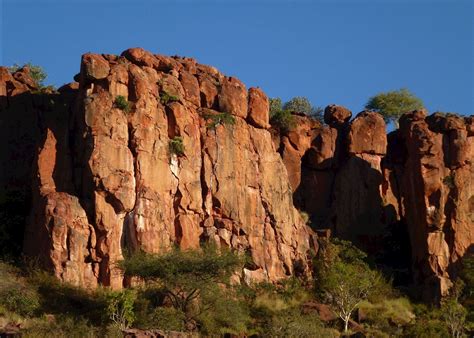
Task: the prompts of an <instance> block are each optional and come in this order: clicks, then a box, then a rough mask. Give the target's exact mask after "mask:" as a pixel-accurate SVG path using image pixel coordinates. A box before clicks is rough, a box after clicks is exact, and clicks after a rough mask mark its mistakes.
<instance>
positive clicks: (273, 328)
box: [261, 308, 339, 337]
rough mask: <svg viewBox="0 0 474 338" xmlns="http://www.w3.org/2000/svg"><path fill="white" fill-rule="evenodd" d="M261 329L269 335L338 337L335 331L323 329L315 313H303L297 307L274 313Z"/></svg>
mask: <svg viewBox="0 0 474 338" xmlns="http://www.w3.org/2000/svg"><path fill="white" fill-rule="evenodd" d="M262 331H263V332H261V333H262V335H265V336H269V337H339V334H338V333H337V331H336V332H334V331H333V330H328V329H325V328H324V327H323V325H322V323H321V321H320V320H319V318H317V317H316V316H315V315H309V314H308V315H306V314H303V313H301V311H300V310H299V309H298V308H291V309H287V310H283V311H279V312H277V313H275V314H274V315H273V316H272V317H271V318H270V319H269V320H268V321H267V322H266V323H265V324H264V326H263V327H262Z"/></svg>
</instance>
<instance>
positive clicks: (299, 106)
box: [283, 96, 323, 121]
mask: <svg viewBox="0 0 474 338" xmlns="http://www.w3.org/2000/svg"><path fill="white" fill-rule="evenodd" d="M283 109H284V110H289V111H291V112H296V113H303V114H306V115H308V116H311V117H312V118H314V119H316V120H319V121H322V120H323V116H322V113H323V109H322V108H321V107H314V106H312V105H311V102H309V100H308V98H306V97H303V96H295V97H294V98H292V99H291V100H290V101H288V102H286V103H285V104H284V105H283Z"/></svg>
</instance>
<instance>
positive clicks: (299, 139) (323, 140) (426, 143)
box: [276, 105, 474, 300]
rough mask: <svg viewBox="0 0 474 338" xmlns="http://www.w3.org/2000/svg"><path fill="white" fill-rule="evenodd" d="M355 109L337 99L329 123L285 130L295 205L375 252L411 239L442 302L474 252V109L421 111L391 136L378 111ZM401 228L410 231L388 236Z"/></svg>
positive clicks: (414, 257)
mask: <svg viewBox="0 0 474 338" xmlns="http://www.w3.org/2000/svg"><path fill="white" fill-rule="evenodd" d="M350 116H351V112H350V111H349V110H347V109H346V108H344V107H341V106H336V105H330V106H328V107H327V108H326V109H325V114H324V119H325V122H326V124H327V125H325V126H321V125H320V124H318V123H316V122H315V121H312V120H311V119H310V118H308V117H301V116H295V118H297V119H298V127H297V128H295V129H294V130H293V131H292V132H289V133H286V134H284V135H278V137H277V141H276V143H277V145H278V147H279V151H280V153H281V155H282V158H283V162H284V164H285V166H286V167H287V170H288V175H289V177H290V183H291V185H292V189H293V192H294V201H295V205H296V206H297V207H298V208H299V209H301V210H305V211H306V212H308V213H309V214H310V215H311V218H312V223H313V225H314V226H315V227H318V228H329V229H331V230H332V232H333V234H334V235H336V236H338V237H341V238H344V239H349V240H351V241H353V242H354V243H356V244H357V245H358V246H359V247H361V248H362V249H364V250H365V251H367V252H368V253H369V254H370V255H372V256H374V257H377V256H380V255H381V254H384V253H385V252H386V251H389V250H390V248H387V246H389V245H395V246H400V247H403V246H405V252H404V254H408V255H411V258H410V260H411V269H412V273H413V276H412V281H414V282H415V284H416V285H419V286H420V290H422V291H423V296H424V299H426V300H437V299H439V297H440V296H441V295H445V294H447V293H448V290H449V288H450V286H451V285H452V281H453V280H454V278H455V277H456V275H457V270H458V266H459V261H460V258H462V256H463V255H464V254H465V253H466V252H468V251H469V250H473V243H474V192H473V180H474V166H473V161H474V151H473V148H474V132H473V117H466V118H462V117H459V116H455V115H447V116H444V115H441V114H433V115H431V116H427V114H426V112H425V111H414V112H410V113H407V114H405V115H403V116H402V118H401V119H400V129H398V130H396V131H394V132H392V133H390V134H389V135H387V134H386V130H385V123H384V120H383V118H382V116H380V115H378V114H377V113H374V112H362V113H360V114H358V115H357V116H356V117H355V118H354V119H353V120H352V121H350V122H349V118H350ZM401 228H403V229H402V230H404V231H406V232H407V234H406V238H405V239H404V238H401V237H398V238H396V241H398V243H397V242H395V243H393V240H394V238H387V235H388V234H390V231H392V232H393V231H398V232H400V231H401ZM394 229H395V230H394ZM390 241H392V242H390ZM404 242H408V243H409V244H410V245H408V244H407V243H404ZM410 252H411V253H410ZM392 259H393V258H392ZM395 259H396V257H395ZM401 259H402V257H400V260H401Z"/></svg>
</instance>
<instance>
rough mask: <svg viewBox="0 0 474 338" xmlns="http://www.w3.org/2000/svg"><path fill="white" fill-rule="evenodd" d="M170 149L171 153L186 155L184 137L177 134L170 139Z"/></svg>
mask: <svg viewBox="0 0 474 338" xmlns="http://www.w3.org/2000/svg"><path fill="white" fill-rule="evenodd" d="M169 149H170V152H171V154H176V155H177V156H183V155H184V144H183V138H182V137H181V136H175V137H173V138H172V139H171V140H170V141H169Z"/></svg>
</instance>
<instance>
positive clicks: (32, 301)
mask: <svg viewBox="0 0 474 338" xmlns="http://www.w3.org/2000/svg"><path fill="white" fill-rule="evenodd" d="M0 302H1V303H2V304H3V305H4V306H5V307H6V308H7V309H8V310H10V311H12V312H16V313H18V314H20V315H22V316H28V317H29V316H32V315H33V314H34V313H35V311H36V310H37V309H38V308H39V306H40V299H39V296H38V294H37V293H36V292H35V291H34V290H30V289H26V288H11V289H7V290H4V291H3V292H2V293H1V294H0Z"/></svg>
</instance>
